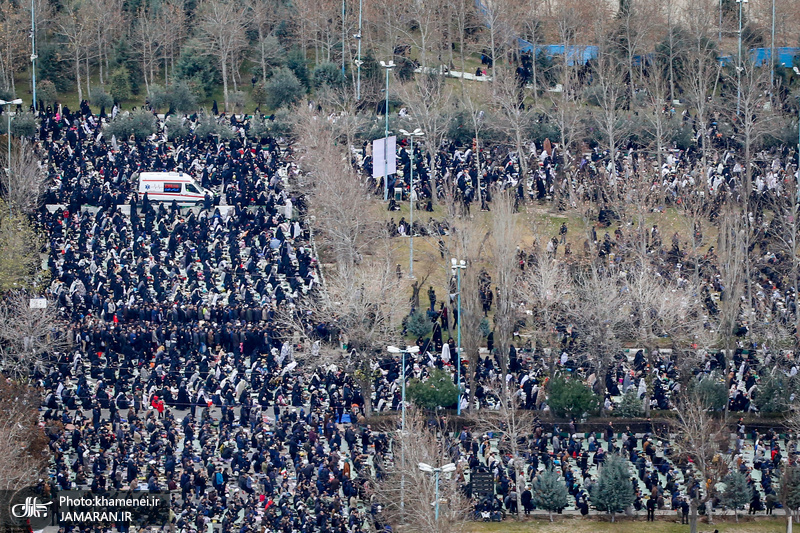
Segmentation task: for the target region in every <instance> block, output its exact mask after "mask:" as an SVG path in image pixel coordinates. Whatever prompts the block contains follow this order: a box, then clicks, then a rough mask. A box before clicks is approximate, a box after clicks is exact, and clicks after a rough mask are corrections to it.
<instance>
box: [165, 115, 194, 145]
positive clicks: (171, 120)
mask: <svg viewBox="0 0 800 533" xmlns="http://www.w3.org/2000/svg"><path fill="white" fill-rule="evenodd" d="M164 127H165V128H166V130H167V139H169V140H170V141H174V140H175V139H185V138H187V137H189V135H191V134H192V130H190V129H189V123H188V121H186V120H184V119H183V118H182V117H176V116H175V115H170V116H169V117H167V120H166V121H164Z"/></svg>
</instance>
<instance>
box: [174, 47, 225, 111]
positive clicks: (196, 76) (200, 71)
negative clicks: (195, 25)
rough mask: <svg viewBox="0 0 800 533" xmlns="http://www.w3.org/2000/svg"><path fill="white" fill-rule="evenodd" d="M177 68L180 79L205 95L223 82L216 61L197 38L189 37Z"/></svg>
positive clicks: (208, 94)
mask: <svg viewBox="0 0 800 533" xmlns="http://www.w3.org/2000/svg"><path fill="white" fill-rule="evenodd" d="M175 70H176V71H177V75H178V79H180V80H182V81H184V82H186V83H187V84H188V85H189V86H190V87H193V88H194V89H195V90H196V91H197V92H198V93H199V94H202V95H203V96H205V97H209V96H211V94H212V93H213V92H214V88H215V87H217V85H218V84H219V83H221V78H220V75H219V70H218V69H217V65H216V62H215V61H214V59H213V58H212V57H211V56H210V55H208V54H207V53H206V50H205V47H204V45H203V44H202V43H200V42H199V41H197V40H195V39H189V40H188V41H187V42H186V44H185V45H184V46H183V48H181V57H180V58H179V59H178V62H177V63H176V64H175Z"/></svg>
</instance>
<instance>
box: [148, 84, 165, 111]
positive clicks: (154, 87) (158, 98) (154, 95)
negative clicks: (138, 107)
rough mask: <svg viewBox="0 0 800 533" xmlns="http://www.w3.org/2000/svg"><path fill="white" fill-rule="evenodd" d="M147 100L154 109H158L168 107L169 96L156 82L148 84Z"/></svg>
mask: <svg viewBox="0 0 800 533" xmlns="http://www.w3.org/2000/svg"><path fill="white" fill-rule="evenodd" d="M147 102H148V103H149V104H150V107H152V108H153V110H154V111H159V110H161V109H164V108H166V107H169V96H167V91H166V90H165V89H164V88H163V87H162V86H161V85H158V84H156V83H153V84H151V85H150V90H149V91H148V92H147Z"/></svg>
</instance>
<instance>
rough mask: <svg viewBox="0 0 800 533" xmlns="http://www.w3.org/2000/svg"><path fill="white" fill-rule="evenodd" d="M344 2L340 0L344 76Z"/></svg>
mask: <svg viewBox="0 0 800 533" xmlns="http://www.w3.org/2000/svg"><path fill="white" fill-rule="evenodd" d="M344 2H345V0H342V76H344V45H345V38H344V17H345V10H344V7H345V6H344Z"/></svg>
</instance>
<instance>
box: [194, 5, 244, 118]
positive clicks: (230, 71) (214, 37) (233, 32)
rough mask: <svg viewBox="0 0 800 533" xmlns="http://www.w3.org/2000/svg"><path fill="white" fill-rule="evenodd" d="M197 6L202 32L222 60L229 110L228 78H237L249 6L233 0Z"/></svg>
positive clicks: (210, 49) (212, 53)
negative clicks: (247, 7) (246, 6)
mask: <svg viewBox="0 0 800 533" xmlns="http://www.w3.org/2000/svg"><path fill="white" fill-rule="evenodd" d="M197 9H198V13H197V18H198V22H199V29H200V36H201V38H202V39H203V40H204V42H205V44H206V45H207V47H208V48H207V50H208V54H210V55H214V56H216V58H217V60H218V61H219V65H220V69H221V71H222V90H223V95H224V98H225V111H228V80H229V78H231V79H234V84H235V83H236V81H235V75H236V72H235V70H237V69H238V65H239V63H238V57H239V53H240V52H241V50H242V48H244V46H245V45H246V39H245V28H246V22H247V12H246V8H245V6H244V5H242V4H240V3H238V2H235V1H234V0H204V1H203V2H202V3H201V4H200V5H199V6H198V8H197ZM234 86H235V85H234Z"/></svg>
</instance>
